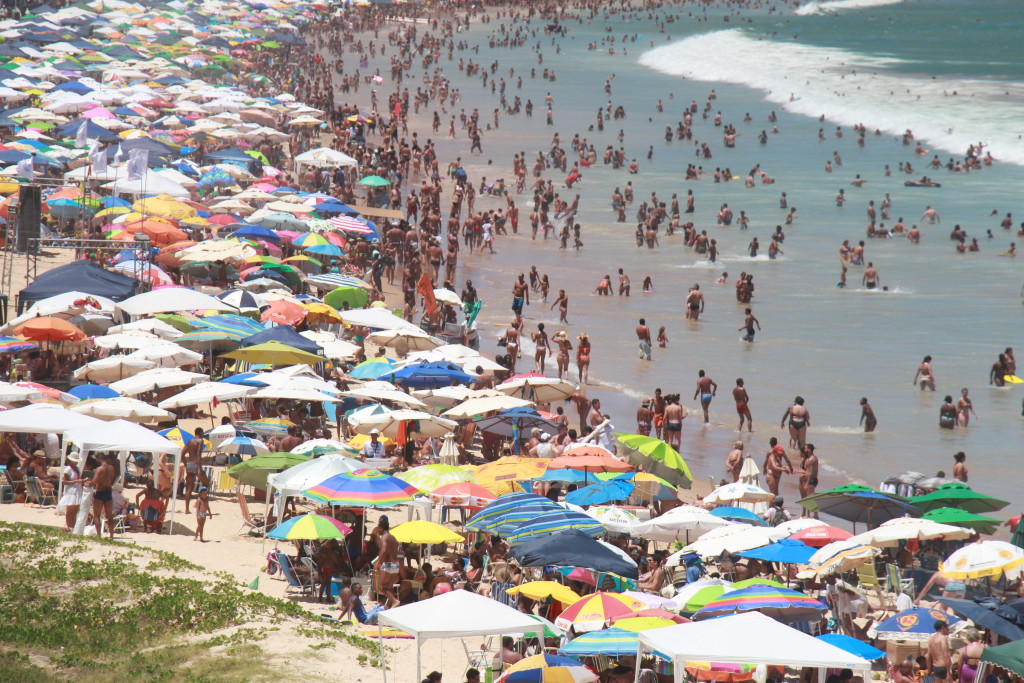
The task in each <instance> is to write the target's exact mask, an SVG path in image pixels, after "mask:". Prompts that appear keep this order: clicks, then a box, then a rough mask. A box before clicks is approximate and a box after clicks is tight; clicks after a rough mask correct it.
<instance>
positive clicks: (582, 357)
mask: <svg viewBox="0 0 1024 683" xmlns="http://www.w3.org/2000/svg"><path fill="white" fill-rule="evenodd" d="M577 339H578V340H579V341H578V342H577V345H576V369H577V372H578V376H579V382H580V384H581V385H583V384H586V383H587V378H588V375H589V371H590V338H589V337H588V336H587V333H586V332H584V333H583V334H581V335H580V336H579V337H577Z"/></svg>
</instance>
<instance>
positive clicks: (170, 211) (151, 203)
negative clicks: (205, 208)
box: [132, 194, 196, 220]
mask: <svg viewBox="0 0 1024 683" xmlns="http://www.w3.org/2000/svg"><path fill="white" fill-rule="evenodd" d="M132 209H134V210H135V211H138V212H139V213H142V214H146V215H147V216H164V217H165V218H174V219H175V220H180V219H182V218H191V217H192V216H195V215H196V210H195V209H194V208H192V207H191V206H189V205H188V204H186V203H185V202H181V201H178V200H177V199H175V198H174V197H172V196H170V195H168V194H158V195H157V196H155V197H147V198H145V199H140V200H139V201H137V202H135V203H134V204H132Z"/></svg>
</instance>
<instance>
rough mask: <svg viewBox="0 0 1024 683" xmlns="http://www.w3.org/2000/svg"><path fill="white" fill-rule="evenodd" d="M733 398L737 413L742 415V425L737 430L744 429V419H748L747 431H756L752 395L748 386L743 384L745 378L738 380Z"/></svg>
mask: <svg viewBox="0 0 1024 683" xmlns="http://www.w3.org/2000/svg"><path fill="white" fill-rule="evenodd" d="M732 398H733V400H734V401H736V413H737V414H738V415H739V416H740V426H739V427H738V428H737V431H740V432H742V431H743V420H744V418H746V420H747V431H748V432H752V431H754V418H753V416H752V415H751V414H750V396H749V395H748V394H747V388H746V387H745V386H744V385H743V378H742V377H740V378H739V379H737V380H736V386H735V387H733V389H732Z"/></svg>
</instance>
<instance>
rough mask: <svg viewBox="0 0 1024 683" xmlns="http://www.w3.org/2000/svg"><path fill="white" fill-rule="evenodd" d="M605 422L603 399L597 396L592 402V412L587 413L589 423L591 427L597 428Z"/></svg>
mask: <svg viewBox="0 0 1024 683" xmlns="http://www.w3.org/2000/svg"><path fill="white" fill-rule="evenodd" d="M602 422H604V415H603V414H602V413H601V399H599V398H595V399H594V400H592V401H591V402H590V412H589V413H587V424H588V425H590V428H591V429H594V428H596V427H597V426H598V425H599V424H601V423H602Z"/></svg>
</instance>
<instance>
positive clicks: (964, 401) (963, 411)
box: [956, 387, 978, 427]
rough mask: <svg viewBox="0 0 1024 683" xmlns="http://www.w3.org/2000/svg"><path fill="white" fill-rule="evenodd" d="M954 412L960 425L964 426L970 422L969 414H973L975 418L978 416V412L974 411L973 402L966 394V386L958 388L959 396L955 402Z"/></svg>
mask: <svg viewBox="0 0 1024 683" xmlns="http://www.w3.org/2000/svg"><path fill="white" fill-rule="evenodd" d="M956 414H957V417H958V418H959V420H960V424H961V426H964V427H966V426H967V425H969V424H970V423H971V415H974V417H975V418H977V417H978V414H977V413H976V412H974V404H973V403H971V399H970V397H969V396H968V395H967V387H964V388H963V389H961V390H960V398H959V399H958V400H957V402H956Z"/></svg>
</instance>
